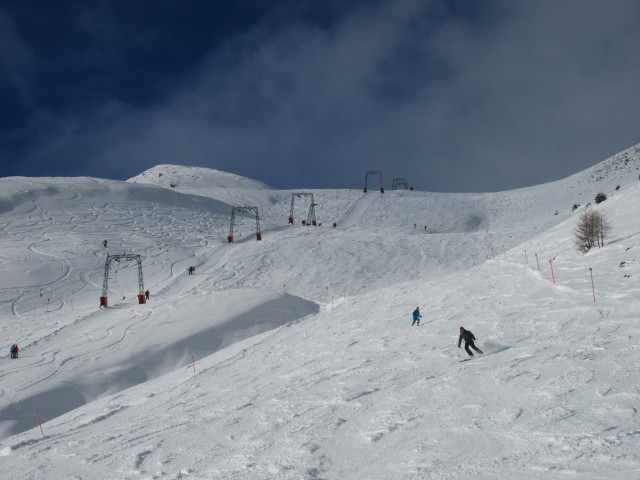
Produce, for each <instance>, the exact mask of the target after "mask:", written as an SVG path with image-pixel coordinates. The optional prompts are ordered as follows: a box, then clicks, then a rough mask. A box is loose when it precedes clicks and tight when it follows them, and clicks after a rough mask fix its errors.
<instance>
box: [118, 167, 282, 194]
mask: <svg viewBox="0 0 640 480" xmlns="http://www.w3.org/2000/svg"><path fill="white" fill-rule="evenodd" d="M127 181H128V182H133V183H146V184H150V185H158V186H161V187H166V188H174V189H175V190H176V191H178V192H183V193H193V194H199V195H202V194H203V192H205V193H206V192H210V191H211V190H213V189H219V188H225V189H230V190H266V189H270V187H268V186H267V185H265V184H264V183H262V182H259V181H257V180H251V179H249V178H246V177H242V176H240V175H235V174H233V173H228V172H223V171H221V170H216V169H213V168H203V167H191V166H181V165H157V166H155V167H153V168H150V169H148V170H145V171H144V172H142V173H141V174H140V175H137V176H135V177H133V178H130V179H129V180H127ZM205 196H207V195H205Z"/></svg>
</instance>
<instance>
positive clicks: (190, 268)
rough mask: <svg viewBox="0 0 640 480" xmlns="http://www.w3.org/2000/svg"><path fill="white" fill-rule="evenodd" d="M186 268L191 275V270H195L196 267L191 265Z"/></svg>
mask: <svg viewBox="0 0 640 480" xmlns="http://www.w3.org/2000/svg"><path fill="white" fill-rule="evenodd" d="M187 270H189V275H193V272H195V271H196V267H194V266H191V267H189V268H188V269H187Z"/></svg>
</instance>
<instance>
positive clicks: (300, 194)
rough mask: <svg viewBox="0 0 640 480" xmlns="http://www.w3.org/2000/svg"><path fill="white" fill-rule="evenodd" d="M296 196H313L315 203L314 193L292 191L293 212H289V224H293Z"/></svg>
mask: <svg viewBox="0 0 640 480" xmlns="http://www.w3.org/2000/svg"><path fill="white" fill-rule="evenodd" d="M296 197H298V198H302V197H311V205H313V193H304V192H303V193H292V194H291V212H289V224H290V225H292V224H293V202H294V201H295V199H296Z"/></svg>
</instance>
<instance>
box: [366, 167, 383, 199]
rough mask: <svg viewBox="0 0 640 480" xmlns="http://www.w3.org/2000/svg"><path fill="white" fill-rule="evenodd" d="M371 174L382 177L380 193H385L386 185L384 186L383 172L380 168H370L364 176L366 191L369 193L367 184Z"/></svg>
mask: <svg viewBox="0 0 640 480" xmlns="http://www.w3.org/2000/svg"><path fill="white" fill-rule="evenodd" d="M369 175H377V176H378V177H379V178H380V193H384V187H383V186H382V172H381V171H380V170H368V171H367V173H366V175H365V176H364V193H367V190H368V188H367V184H368V181H369Z"/></svg>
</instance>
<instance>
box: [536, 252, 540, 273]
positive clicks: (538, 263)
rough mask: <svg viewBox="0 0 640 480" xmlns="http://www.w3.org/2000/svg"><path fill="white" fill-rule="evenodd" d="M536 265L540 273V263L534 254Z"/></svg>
mask: <svg viewBox="0 0 640 480" xmlns="http://www.w3.org/2000/svg"><path fill="white" fill-rule="evenodd" d="M536 264H537V265H538V271H540V261H539V260H538V254H537V253H536Z"/></svg>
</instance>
